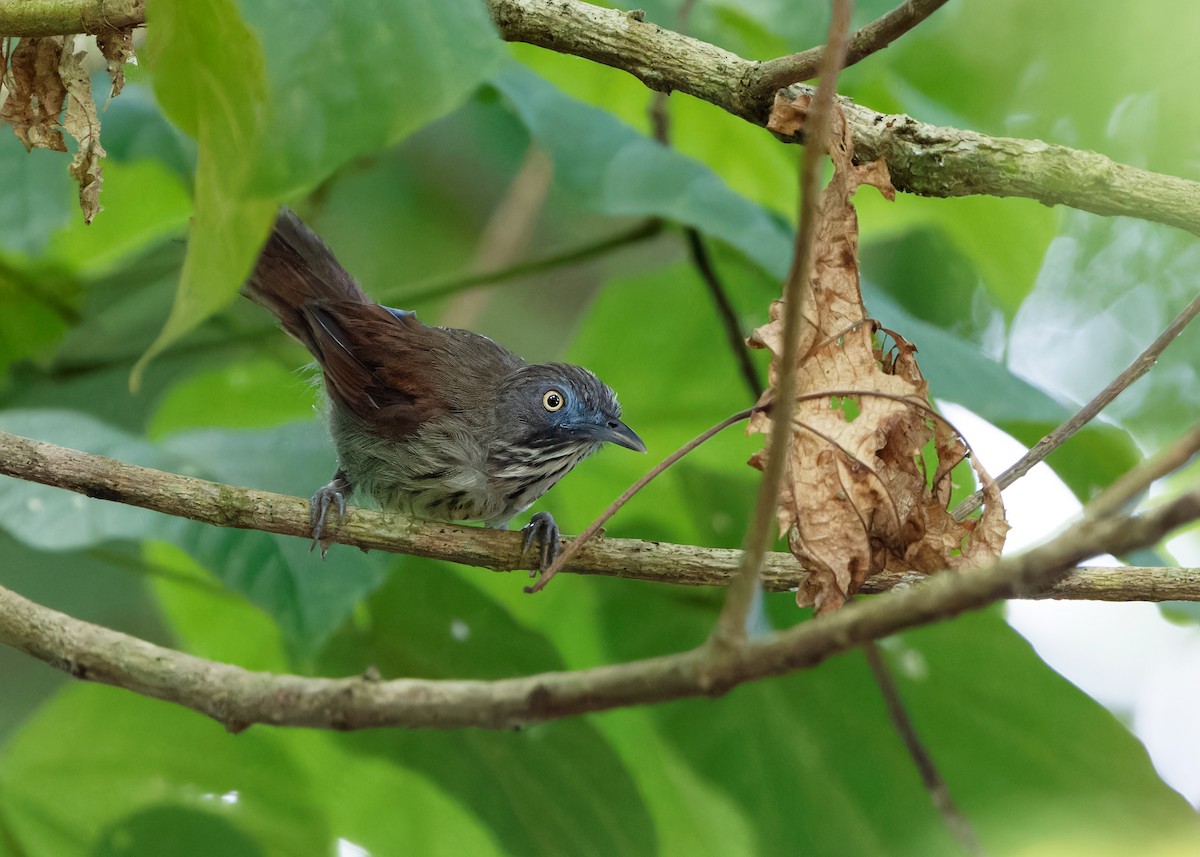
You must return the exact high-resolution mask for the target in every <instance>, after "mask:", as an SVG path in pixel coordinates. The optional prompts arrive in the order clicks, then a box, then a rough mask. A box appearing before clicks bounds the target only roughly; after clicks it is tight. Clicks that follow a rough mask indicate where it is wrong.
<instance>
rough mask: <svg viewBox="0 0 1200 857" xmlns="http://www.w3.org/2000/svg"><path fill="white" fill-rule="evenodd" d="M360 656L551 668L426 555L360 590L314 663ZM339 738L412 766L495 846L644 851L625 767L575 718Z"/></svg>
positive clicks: (648, 829)
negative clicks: (368, 591)
mask: <svg viewBox="0 0 1200 857" xmlns="http://www.w3.org/2000/svg"><path fill="white" fill-rule="evenodd" d="M468 573H469V574H474V573H475V572H468ZM507 582H508V583H509V584H510V585H511V586H512V587H513V589H514V590H516V589H517V588H518V586H519V584H518V582H517V581H516V580H515V579H512V580H507ZM369 665H374V666H376V667H377V668H378V669H379V670H380V672H381V673H382V674H383V676H384V677H385V678H394V677H401V676H419V677H427V678H476V679H496V678H502V677H508V676H514V675H524V674H530V673H536V672H541V671H546V670H557V669H561V668H562V666H563V664H562V660H561V659H560V658H559V657H558V655H557V654H555V652H554V650H553V648H552V647H551V646H550V644H549V642H548V641H547V640H546V639H545V638H544V637H542V636H541V635H540V634H537V633H534V632H532V631H529V630H527V629H526V628H524V627H522V626H521V625H518V624H517V623H516V622H515V621H513V619H512V618H511V617H510V616H509V615H508V614H507V613H506V612H505V611H504V610H503V609H501V608H500V607H499V606H497V605H496V603H495V602H493V601H492V600H490V599H488V598H486V597H485V596H484V595H483V594H482V593H481V592H480V591H479V590H478V589H477V588H476V587H475V586H474V585H472V584H470V583H468V582H466V581H465V580H463V579H462V578H461V577H460V576H459V575H457V574H455V573H454V572H452V571H450V569H449V568H448V567H446V566H445V565H442V564H439V563H432V562H427V563H419V564H418V563H414V564H412V565H411V566H410V567H409V568H407V569H406V571H405V573H404V574H396V575H393V577H392V579H391V580H390V581H389V582H388V584H387V585H386V586H384V587H383V588H382V589H380V590H379V591H378V592H377V593H375V594H374V595H373V596H371V598H370V599H369V600H368V601H367V604H366V609H365V611H364V621H363V622H361V623H358V624H357V625H356V626H355V627H353V628H345V629H343V630H342V632H341V633H340V634H339V635H338V636H337V637H335V638H334V640H333V642H332V643H331V645H330V647H329V650H328V652H327V655H326V657H325V659H324V661H323V662H322V664H321V670H322V672H324V673H326V674H335V675H343V674H349V673H355V672H361V671H362V670H363V669H365V668H366V667H367V666H369ZM339 743H340V744H341V745H342V746H343V748H345V749H346V750H349V751H353V752H356V753H361V754H363V755H364V756H367V757H372V758H376V759H379V760H387V761H390V762H391V763H392V764H395V765H400V766H403V767H406V768H410V769H412V770H416V771H420V772H422V773H423V774H424V775H425V776H426V777H428V778H429V779H431V780H432V781H433V782H435V783H438V784H439V785H440V786H441V788H443V789H444V790H445V791H446V792H447V793H449V794H452V795H454V796H455V797H456V798H457V799H458V800H459V801H460V802H461V803H462V804H463V805H464V806H466V807H468V808H470V809H471V811H472V812H474V813H475V814H476V816H477V817H478V818H479V819H480V820H481V821H482V822H483V823H484V824H485V825H486V826H487V828H488V829H489V830H490V831H491V832H492V834H493V835H494V836H495V837H496V838H497V839H498V840H499V842H500V843H501V845H502V847H503V848H504V849H505V851H506V852H507V853H512V854H529V855H534V854H548V855H549V854H597V855H616V854H652V853H655V835H654V828H653V824H652V822H651V819H650V817H649V815H648V814H647V813H646V810H645V807H644V806H643V804H642V800H641V798H640V796H639V795H638V792H637V789H636V788H635V786H634V784H633V781H632V780H631V778H630V775H629V772H628V771H627V770H626V768H625V766H624V764H623V763H622V761H621V759H620V758H619V757H618V756H617V754H616V753H615V752H614V751H613V749H612V748H611V747H610V746H609V745H608V743H607V742H606V741H605V740H604V738H603V736H602V735H601V734H600V733H599V732H598V731H597V730H596V729H595V727H593V726H592V725H591V724H590V723H589V721H588V720H587V719H584V718H575V719H571V720H567V721H560V722H554V723H548V724H544V725H539V726H532V727H529V728H526V729H522V730H519V731H496V732H487V731H482V730H460V731H456V732H450V733H441V732H424V731H418V732H413V731H403V730H390V731H386V732H372V733H356V734H348V735H345V736H341V737H340V738H339Z"/></svg>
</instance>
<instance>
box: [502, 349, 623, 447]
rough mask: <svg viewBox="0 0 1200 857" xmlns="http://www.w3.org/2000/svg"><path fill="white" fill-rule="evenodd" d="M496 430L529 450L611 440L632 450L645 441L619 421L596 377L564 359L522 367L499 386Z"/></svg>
mask: <svg viewBox="0 0 1200 857" xmlns="http://www.w3.org/2000/svg"><path fill="white" fill-rule="evenodd" d="M499 404H500V411H499V413H500V414H502V415H503V416H502V417H501V420H502V422H503V423H504V425H503V426H502V431H504V432H505V433H508V432H511V433H512V435H513V436H514V437H519V440H518V441H517V442H518V443H520V444H522V445H524V446H527V447H530V448H542V449H547V450H550V449H555V448H561V447H572V446H574V447H581V448H586V447H589V446H590V447H591V449H589V450H588V451H592V450H594V449H596V448H599V446H600V445H601V444H603V443H615V444H617V445H618V446H623V447H625V448H626V449H632V450H634V451H635V452H645V451H646V445H645V444H644V443H642V439H641V438H640V437H638V436H637V434H636V433H634V431H633V429H631V428H630V427H629V426H627V425H625V423H623V422H621V405H620V403H618V402H617V396H616V394H615V393H614V392H613V391H612V389H610V388H609V387H608V385H606V384H605V383H604V382H602V381H601V380H600V379H599V378H597V377H596V376H595V375H593V374H592V373H591V372H589V371H588V370H587V369H584V368H582V367H579V366H572V365H570V364H567V363H539V364H534V365H527V366H522V367H521V368H520V369H518V370H516V371H515V372H513V373H512V374H511V375H509V377H508V378H506V379H505V381H504V383H503V384H502V387H501V390H500V399H499Z"/></svg>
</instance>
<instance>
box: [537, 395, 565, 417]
mask: <svg viewBox="0 0 1200 857" xmlns="http://www.w3.org/2000/svg"><path fill="white" fill-rule="evenodd" d="M564 404H566V400H565V399H564V398H563V394H562V393H560V392H558V390H547V391H546V394H545V395H544V396H542V407H543V408H545V409H546V410H548V411H549V412H550V413H554V412H555V411H561V410H562V406H563V405H564Z"/></svg>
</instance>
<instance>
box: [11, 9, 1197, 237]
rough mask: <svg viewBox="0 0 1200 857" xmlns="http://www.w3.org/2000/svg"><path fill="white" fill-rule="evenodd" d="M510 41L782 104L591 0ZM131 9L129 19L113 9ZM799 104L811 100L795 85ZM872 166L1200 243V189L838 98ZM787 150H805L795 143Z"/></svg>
mask: <svg viewBox="0 0 1200 857" xmlns="http://www.w3.org/2000/svg"><path fill="white" fill-rule="evenodd" d="M486 2H487V4H488V7H489V8H490V10H491V12H492V17H493V19H494V20H495V22H496V26H497V28H498V29H499V31H500V35H501V37H502V38H504V39H506V40H507V41H510V42H527V43H529V44H533V45H539V46H541V47H544V48H547V49H549V50H553V51H557V52H558V53H564V54H571V55H573V56H579V57H583V58H585V59H589V60H592V61H593V62H598V63H601V64H603V65H608V66H612V67H614V68H618V69H621V70H622V71H626V72H628V73H629V74H632V75H634V76H635V77H637V78H638V79H639V80H641V81H642V82H643V83H644V84H646V86H648V87H649V88H651V89H653V90H655V91H658V92H672V91H677V92H683V93H686V94H688V95H692V96H694V97H696V98H699V99H701V100H703V101H707V102H709V103H710V104H713V105H715V106H717V107H720V108H721V109H722V110H726V111H728V112H729V113H732V114H733V115H735V116H738V117H741V118H742V119H745V120H747V121H749V122H752V123H754V124H756V125H765V124H766V120H767V116H768V115H769V113H770V108H771V104H772V99H773V93H767V94H766V95H763V94H762V93H761V92H760V91H759V74H760V69H761V68H762V67H763V65H765V64H764V63H759V62H754V61H751V60H747V59H743V58H742V57H739V56H738V55H736V54H733V53H730V52H729V51H726V50H724V49H722V48H719V47H717V46H716V45H710V44H708V43H707V42H702V41H700V40H699V39H693V38H689V37H687V36H683V35H680V34H679V33H676V32H674V31H672V30H669V29H665V28H663V27H660V26H658V25H656V24H653V23H650V22H647V21H643V20H641V19H640V18H639V16H637V15H633V14H629V13H626V12H622V11H620V10H617V9H605V8H602V7H600V6H593V5H591V4H590V3H585V2H583V1H582V0H486ZM29 5H30V4H28V3H0V33H8V34H10V35H21V34H34V33H40V34H43V35H48V34H54V33H57V34H67V33H75V32H80V31H81V30H87V29H88V28H89V26H92V27H93V28H94V27H95V26H96V24H94V23H93V24H89V23H88V22H97V21H99V22H104V21H108V23H109V24H117V23H120V24H122V25H129V24H139V23H143V16H140V15H138V14H137V12H136V10H137V9H138V8H140V5H139V3H138V2H136V0H121V2H120V3H119V4H118V2H117V0H40V2H39V3H38V4H37V5H36V8H38V9H40V10H42V11H40V12H39V13H38V14H37V15H35V14H33V13H32V12H29V11H27V9H26V7H28V6H29ZM126 6H128V8H129V9H130V10H131V11H130V12H129V14H128V15H127V16H126V17H121V18H118V17H117V16H116V15H115V14H113V13H112V11H111V10H112V9H114V8H125V7H126ZM791 89H792V93H791V94H792V95H793V96H795V95H799V94H808V95H812V94H813V92H814V90H813V88H812V87H808V86H804V85H802V84H796V85H794V86H793V87H791ZM839 103H840V104H841V106H842V110H843V111H844V112H845V113H846V119H847V121H848V122H849V124H850V128H851V132H852V133H853V135H854V148H855V151H856V152H857V153H858V158H859V159H860V160H861V161H864V162H865V161H871V160H875V159H876V158H883V159H884V160H885V161H886V162H887V165H888V170H889V171H890V172H891V176H892V184H893V185H895V187H896V189H897V190H899V191H905V192H908V193H915V194H918V195H921V196H938V197H954V196H974V195H977V194H984V195H990V196H1000V197H1009V196H1012V197H1024V198H1027V199H1034V200H1037V201H1038V202H1041V203H1043V204H1045V205H1069V206H1071V207H1073V208H1078V209H1080V210H1081V211H1090V212H1092V213H1093V214H1101V215H1106V216H1116V215H1122V216H1127V217H1137V218H1140V219H1142V220H1150V221H1153V222H1156V223H1164V224H1167V225H1169V226H1175V227H1178V228H1180V229H1184V230H1186V231H1188V232H1191V233H1193V234H1196V235H1200V183H1197V182H1192V181H1187V180H1185V179H1181V178H1176V177H1174V176H1167V175H1163V174H1161V173H1154V172H1150V171H1149V170H1141V169H1137V168H1136V167H1131V166H1127V165H1125V164H1118V163H1116V162H1115V161H1112V160H1111V159H1109V158H1107V157H1105V156H1104V155H1100V154H1097V153H1095V152H1088V151H1083V150H1080V149H1071V148H1068V147H1067V146H1056V145H1050V144H1047V143H1044V142H1042V141H1040V140H1020V139H1015V138H1012V137H989V136H987V135H986V134H978V133H976V132H974V131H962V130H959V129H956V128H939V127H936V126H933V125H927V124H925V123H924V122H918V121H917V120H915V119H913V118H911V117H909V116H905V115H903V114H894V115H888V114H882V113H877V112H876V111H874V110H871V109H869V108H867V107H862V106H860V105H858V104H855V103H854V102H853V101H851V100H849V99H847V98H839ZM785 142H791V143H800V142H803V141H802V140H800V139H793V138H788V139H786V140H785Z"/></svg>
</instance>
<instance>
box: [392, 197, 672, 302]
mask: <svg viewBox="0 0 1200 857" xmlns="http://www.w3.org/2000/svg"><path fill="white" fill-rule="evenodd" d="M662 231H663V223H662V221H661V220H659V219H658V218H650V219H648V220H644V221H642V222H641V223H639V224H637V225H636V226H634V227H632V228H631V229H627V230H625V231H624V232H618V233H617V234H615V235H610V236H608V237H607V238H601V239H600V240H599V241H595V242H592V243H590V244H584V245H583V246H581V247H575V248H572V249H570V250H565V251H563V252H562V253H555V254H553V255H550V256H545V257H543V258H541V259H531V260H530V261H528V262H521V263H520V264H517V265H512V266H510V267H508V268H502V269H500V270H498V271H481V272H478V273H471V274H464V275H461V276H453V277H442V278H439V279H436V280H433V281H428V282H425V283H419V284H417V285H415V286H413V287H411V288H406V289H404V290H403V292H402V293H401V294H399V295H397V296H396V297H394V298H392V299H393V300H403V301H405V302H406V303H407V304H410V305H411V304H414V303H417V302H420V301H432V300H436V299H438V298H444V297H447V296H448V295H453V294H457V293H458V292H461V291H463V290H464V289H473V288H479V287H481V286H490V285H494V284H496V283H502V282H505V281H507V280H515V279H517V278H518V277H525V276H528V275H530V274H540V273H542V272H543V271H550V270H553V269H555V268H561V267H564V266H566V265H574V264H576V263H578V262H584V261H586V260H588V259H592V258H595V257H596V256H602V255H604V254H605V253H608V252H610V251H612V250H616V249H617V248H619V247H624V246H625V245H626V244H636V243H638V242H641V241H645V240H646V239H648V238H653V237H654V236H656V235H658V234H659V233H661V232H662Z"/></svg>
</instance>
